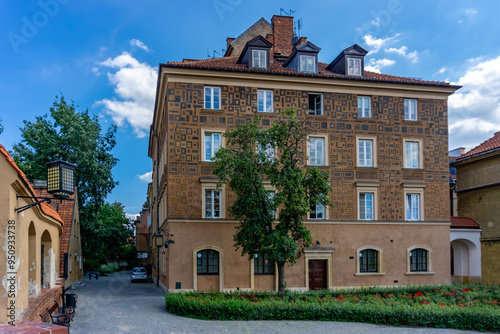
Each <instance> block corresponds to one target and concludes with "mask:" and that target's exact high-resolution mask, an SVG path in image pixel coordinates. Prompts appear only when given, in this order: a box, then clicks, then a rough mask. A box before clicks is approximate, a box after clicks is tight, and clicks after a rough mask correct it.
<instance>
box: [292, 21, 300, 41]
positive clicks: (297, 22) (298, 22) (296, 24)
mask: <svg viewBox="0 0 500 334" xmlns="http://www.w3.org/2000/svg"><path fill="white" fill-rule="evenodd" d="M296 29H298V32H299V33H298V34H297V33H296ZM300 29H302V18H300V19H298V20H297V21H295V27H293V30H294V34H295V36H298V37H300Z"/></svg>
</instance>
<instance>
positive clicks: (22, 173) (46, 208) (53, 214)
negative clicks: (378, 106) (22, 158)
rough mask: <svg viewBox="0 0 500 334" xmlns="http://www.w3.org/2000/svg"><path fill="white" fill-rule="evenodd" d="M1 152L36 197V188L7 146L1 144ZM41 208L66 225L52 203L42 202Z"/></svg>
mask: <svg viewBox="0 0 500 334" xmlns="http://www.w3.org/2000/svg"><path fill="white" fill-rule="evenodd" d="M0 153H2V155H3V156H4V157H5V160H7V162H8V163H9V164H10V165H11V167H12V168H14V170H15V171H16V172H17V174H18V175H19V176H20V177H21V179H22V180H23V181H24V183H25V185H26V186H27V187H28V189H29V191H30V192H31V195H32V196H34V197H36V193H35V189H34V188H33V186H32V185H31V183H30V182H29V181H28V178H27V177H26V174H24V172H23V171H22V170H21V168H19V166H18V165H17V164H16V162H15V161H14V159H12V157H11V156H10V154H9V152H8V151H7V150H6V149H5V146H3V145H2V144H0ZM40 208H41V210H42V211H43V213H45V214H46V215H47V216H50V217H52V218H54V219H56V220H58V221H59V222H61V223H62V224H63V225H64V222H63V220H62V218H61V217H60V216H59V214H58V213H57V211H56V210H54V209H53V208H52V207H51V206H50V205H48V204H47V203H45V202H42V203H41V204H40Z"/></svg>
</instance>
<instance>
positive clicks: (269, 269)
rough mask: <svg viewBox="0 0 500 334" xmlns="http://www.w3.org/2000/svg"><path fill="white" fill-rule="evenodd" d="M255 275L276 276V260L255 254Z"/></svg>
mask: <svg viewBox="0 0 500 334" xmlns="http://www.w3.org/2000/svg"><path fill="white" fill-rule="evenodd" d="M253 272H254V274H261V275H272V274H274V260H273V259H269V258H266V257H264V256H261V255H259V254H255V256H254V259H253Z"/></svg>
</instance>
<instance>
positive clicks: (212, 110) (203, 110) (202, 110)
mask: <svg viewBox="0 0 500 334" xmlns="http://www.w3.org/2000/svg"><path fill="white" fill-rule="evenodd" d="M200 111H201V112H216V113H223V112H224V109H206V108H203V109H201V110H200Z"/></svg>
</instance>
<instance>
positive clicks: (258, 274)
mask: <svg viewBox="0 0 500 334" xmlns="http://www.w3.org/2000/svg"><path fill="white" fill-rule="evenodd" d="M254 276H274V273H254Z"/></svg>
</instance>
